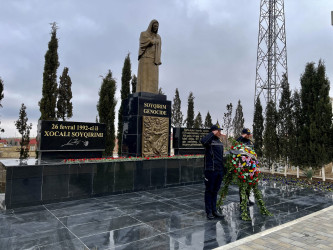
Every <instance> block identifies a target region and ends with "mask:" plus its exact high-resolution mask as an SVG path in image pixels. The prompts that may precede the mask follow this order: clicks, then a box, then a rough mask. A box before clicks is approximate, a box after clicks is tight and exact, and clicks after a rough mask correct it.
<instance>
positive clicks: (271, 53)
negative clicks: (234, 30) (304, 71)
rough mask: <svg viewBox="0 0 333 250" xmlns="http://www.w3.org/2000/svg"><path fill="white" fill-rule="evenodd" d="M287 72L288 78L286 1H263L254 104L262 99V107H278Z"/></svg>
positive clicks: (261, 2) (261, 4)
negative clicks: (270, 105)
mask: <svg viewBox="0 0 333 250" xmlns="http://www.w3.org/2000/svg"><path fill="white" fill-rule="evenodd" d="M284 73H286V75H287V77H288V68H287V46H286V30H285V17H284V0H261V1H260V17H259V33H258V49H257V65H256V80H255V96H254V103H255V101H256V99H257V97H260V98H261V101H262V103H263V107H265V106H266V105H265V104H267V103H268V102H269V101H273V102H274V103H275V105H277V102H278V101H279V98H280V94H281V90H282V89H281V79H282V75H283V74H284Z"/></svg>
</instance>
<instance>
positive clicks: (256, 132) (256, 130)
mask: <svg viewBox="0 0 333 250" xmlns="http://www.w3.org/2000/svg"><path fill="white" fill-rule="evenodd" d="M263 133H264V116H263V114H262V106H261V102H260V98H259V97H258V98H257V100H256V104H255V110H254V115H253V138H254V150H255V151H256V153H257V155H258V156H259V157H261V156H262V155H263V152H262V146H263Z"/></svg>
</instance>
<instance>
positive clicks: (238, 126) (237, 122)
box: [232, 100, 244, 138]
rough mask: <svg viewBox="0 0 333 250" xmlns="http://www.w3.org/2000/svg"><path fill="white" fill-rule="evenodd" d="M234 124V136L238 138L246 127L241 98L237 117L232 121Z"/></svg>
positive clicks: (236, 113)
mask: <svg viewBox="0 0 333 250" xmlns="http://www.w3.org/2000/svg"><path fill="white" fill-rule="evenodd" d="M232 125H233V128H234V136H235V138H238V137H239V136H240V135H241V132H242V130H243V128H244V116H243V107H242V104H241V101H240V100H238V104H237V108H236V112H235V117H234V119H233V121H232Z"/></svg>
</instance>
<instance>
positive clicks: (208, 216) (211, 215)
mask: <svg viewBox="0 0 333 250" xmlns="http://www.w3.org/2000/svg"><path fill="white" fill-rule="evenodd" d="M214 218H215V217H214V215H213V214H211V213H209V214H207V219H208V220H212V219H214Z"/></svg>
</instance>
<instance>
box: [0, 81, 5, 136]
mask: <svg viewBox="0 0 333 250" xmlns="http://www.w3.org/2000/svg"><path fill="white" fill-rule="evenodd" d="M3 89H4V84H3V81H2V79H1V77H0V108H2V104H1V101H2V99H3V98H4V94H3ZM0 124H1V121H0ZM3 132H5V130H4V129H3V128H1V127H0V133H3Z"/></svg>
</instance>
